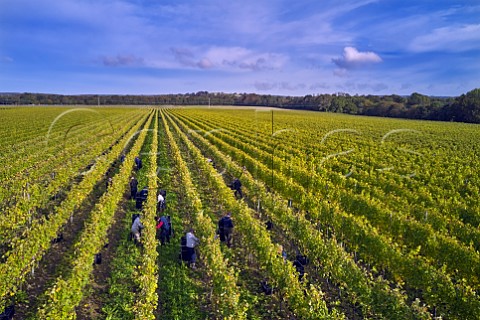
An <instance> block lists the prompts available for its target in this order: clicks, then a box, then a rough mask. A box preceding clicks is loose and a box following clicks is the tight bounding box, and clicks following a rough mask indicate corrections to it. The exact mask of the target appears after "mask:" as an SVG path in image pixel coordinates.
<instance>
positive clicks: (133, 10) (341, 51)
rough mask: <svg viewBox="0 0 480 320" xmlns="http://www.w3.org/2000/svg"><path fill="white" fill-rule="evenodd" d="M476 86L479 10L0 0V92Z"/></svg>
mask: <svg viewBox="0 0 480 320" xmlns="http://www.w3.org/2000/svg"><path fill="white" fill-rule="evenodd" d="M479 87H480V3H479V2H478V1H446V0H428V1H425V0H423V1H422V0H415V1H410V0H378V1H373V0H363V1H362V0H352V1H350V0H346V1H342V0H335V1H333V0H316V1H308V0H295V1H291V0H289V1H286V0H264V1H262V0H253V1H252V0H242V1H233V0H231V1H225V0H197V1H188V0H177V1H169V0H166V1H148V0H122V1H109V0H102V1H99V0H0V92H44V93H59V94H80V93H91V94H160V93H188V92H197V91H209V92H231V93H233V92H237V93H243V92H256V93H260V94H281V95H296V96H298V95H305V94H319V93H335V92H347V93H349V94H377V95H380V94H393V93H394V94H402V95H406V94H411V93H412V92H419V93H422V94H426V95H437V96H457V95H460V94H462V93H465V92H468V91H470V90H472V89H474V88H479Z"/></svg>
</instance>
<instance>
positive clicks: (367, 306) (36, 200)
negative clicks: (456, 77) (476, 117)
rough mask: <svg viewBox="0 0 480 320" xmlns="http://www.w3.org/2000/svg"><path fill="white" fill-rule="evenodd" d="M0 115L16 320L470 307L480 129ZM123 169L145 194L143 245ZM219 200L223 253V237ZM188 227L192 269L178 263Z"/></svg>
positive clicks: (6, 256) (193, 113) (10, 295)
mask: <svg viewBox="0 0 480 320" xmlns="http://www.w3.org/2000/svg"><path fill="white" fill-rule="evenodd" d="M0 116H1V119H2V131H1V133H0V134H1V136H2V139H0V149H1V150H2V152H1V153H0V158H1V159H2V163H3V165H2V166H1V167H0V176H1V177H2V185H1V191H0V207H1V211H2V215H1V217H0V223H1V228H0V241H1V244H0V250H1V255H2V258H1V262H0V277H1V279H0V299H1V300H0V301H1V303H0V311H3V310H4V309H5V308H6V307H8V306H11V305H14V306H15V310H16V313H15V317H14V319H74V318H78V319H205V318H208V319H225V318H226V319H323V318H329V319H330V318H334V319H342V318H345V319H462V320H463V319H480V297H479V294H480V254H479V251H480V229H479V226H480V200H479V195H480V179H479V171H478V167H479V166H480V158H479V154H480V127H479V125H474V124H462V123H445V122H430V121H413V120H394V119H386V118H375V117H362V116H348V115H342V114H330V113H320V112H300V111H287V110H279V109H269V108H253V107H252V108H248V107H245V108H234V107H224V108H220V107H215V108H213V107H212V108H208V107H202V108H200V107H198V108H192V107H162V108H153V107H151V108H147V107H145V108H131V107H112V108H98V107H90V108H86V107H80V108H75V107H69V108H60V107H15V108H13V107H12V108H2V109H0ZM122 154H124V155H125V159H124V161H121V160H120V158H121V155H122ZM138 155H140V157H141V158H142V160H143V164H144V166H143V168H142V169H140V170H139V171H136V170H134V158H135V156H138ZM207 159H211V160H212V161H213V163H209V162H207V161H206V160H207ZM132 175H135V176H136V177H137V179H138V180H139V187H144V186H148V188H149V190H151V191H150V192H149V196H148V199H147V201H146V203H145V205H144V209H143V211H142V222H143V224H144V225H145V229H144V231H143V233H142V246H136V245H135V244H133V242H132V241H129V240H128V235H129V232H130V225H131V219H130V217H131V215H132V214H133V213H135V212H137V211H136V209H135V202H134V201H133V200H129V199H128V197H129V195H130V189H129V186H128V183H129V181H130V178H131V176H132ZM235 177H240V180H241V182H242V184H243V194H244V197H243V199H237V198H236V197H235V196H234V193H233V191H232V190H231V189H230V188H229V185H230V184H231V183H232V181H233V179H234V178H235ZM108 178H112V180H111V181H112V182H111V184H110V185H109V186H108V188H107V187H106V184H107V180H108ZM159 189H165V190H167V198H166V200H167V209H166V214H168V215H171V217H172V220H173V225H174V228H175V235H174V237H173V240H172V242H171V243H170V244H167V245H165V246H160V243H159V241H158V239H156V230H155V224H156V223H155V216H156V215H157V213H156V193H157V192H156V191H157V190H159ZM225 212H231V213H232V218H233V221H234V223H235V228H234V235H233V245H232V246H231V247H227V246H226V245H224V244H223V243H220V241H219V240H218V239H217V237H215V232H216V229H217V221H218V219H219V218H220V217H221V216H222V215H223V214H224V213H225ZM267 223H269V224H270V225H271V226H273V227H272V228H268V230H267V228H266V225H267ZM190 227H193V228H195V232H196V235H197V236H198V237H199V238H200V245H199V247H198V251H197V254H198V257H199V258H198V264H197V269H195V270H192V269H190V268H188V267H186V266H185V265H182V264H180V263H179V259H178V254H179V252H180V237H181V236H182V234H184V233H185V232H186V231H187V230H188V229H189V228H190ZM282 250H283V251H284V254H286V259H284V257H282ZM98 253H101V254H102V263H101V264H93V261H94V256H95V254H98ZM299 254H300V255H305V256H306V257H308V260H309V263H308V264H306V265H305V266H304V270H305V275H304V276H303V278H301V280H300V277H299V274H298V272H297V270H296V269H295V267H294V265H293V262H294V261H295V260H296V256H297V255H299ZM262 281H267V282H268V284H269V285H270V286H271V287H273V294H271V295H266V294H264V293H263V292H262V290H261V286H260V283H261V282H262Z"/></svg>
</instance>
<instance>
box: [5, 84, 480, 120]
mask: <svg viewBox="0 0 480 320" xmlns="http://www.w3.org/2000/svg"><path fill="white" fill-rule="evenodd" d="M0 104H3V105H212V106H213V105H232V106H259V107H261V106H268V107H278V108H286V109H298V110H313V111H323V112H337V113H347V114H357V115H367V116H380V117H393V118H408V119H424V120H438V121H457V122H469V123H480V89H474V90H472V91H469V92H467V93H466V94H462V95H461V96H459V97H431V96H426V95H422V94H419V93H416V92H415V93H412V94H411V95H409V96H400V95H395V94H392V95H383V96H376V95H361V96H360V95H349V94H347V93H336V94H318V95H306V96H278V95H264V94H256V93H218V92H215V93H211V92H207V91H199V92H196V93H185V94H160V95H91V94H83V95H58V94H44V93H0Z"/></svg>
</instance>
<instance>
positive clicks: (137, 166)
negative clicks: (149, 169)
mask: <svg viewBox="0 0 480 320" xmlns="http://www.w3.org/2000/svg"><path fill="white" fill-rule="evenodd" d="M135 169H136V170H140V169H142V159H140V157H138V156H137V157H135Z"/></svg>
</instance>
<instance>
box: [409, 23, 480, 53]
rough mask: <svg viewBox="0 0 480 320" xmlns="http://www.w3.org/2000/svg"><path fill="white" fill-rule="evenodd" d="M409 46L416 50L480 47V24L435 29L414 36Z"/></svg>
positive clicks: (452, 49)
mask: <svg viewBox="0 0 480 320" xmlns="http://www.w3.org/2000/svg"><path fill="white" fill-rule="evenodd" d="M409 48H410V50H412V51H414V52H427V51H449V52H461V51H467V50H472V49H480V24H468V25H462V26H449V27H441V28H437V29H434V30H433V31H432V32H431V33H429V34H425V35H421V36H418V37H416V38H414V39H413V41H412V42H411V43H410V46H409Z"/></svg>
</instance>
